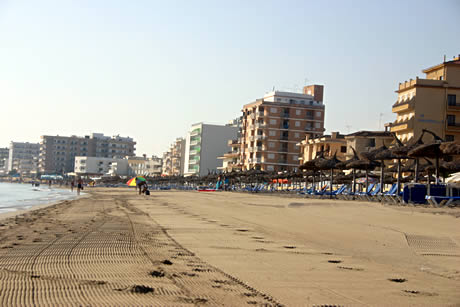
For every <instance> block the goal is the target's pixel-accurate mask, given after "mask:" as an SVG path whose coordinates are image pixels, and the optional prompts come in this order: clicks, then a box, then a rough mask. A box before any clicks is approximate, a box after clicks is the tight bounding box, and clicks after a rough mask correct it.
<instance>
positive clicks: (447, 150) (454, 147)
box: [439, 142, 460, 156]
mask: <svg viewBox="0 0 460 307" xmlns="http://www.w3.org/2000/svg"><path fill="white" fill-rule="evenodd" d="M439 149H440V150H441V151H442V153H443V154H444V155H448V156H458V155H460V143H458V142H444V143H441V145H440V146H439Z"/></svg>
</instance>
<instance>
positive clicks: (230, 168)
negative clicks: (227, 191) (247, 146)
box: [217, 117, 243, 172]
mask: <svg viewBox="0 0 460 307" xmlns="http://www.w3.org/2000/svg"><path fill="white" fill-rule="evenodd" d="M241 119H242V117H239V118H236V119H234V120H232V121H230V122H229V125H230V126H232V127H236V128H238V132H237V135H236V139H234V140H233V139H232V140H228V142H227V148H228V151H227V152H226V153H224V154H223V155H222V156H220V157H217V159H219V160H222V166H219V167H217V169H218V170H220V171H225V172H236V171H241V169H242V168H243V164H242V163H241V161H240V145H241Z"/></svg>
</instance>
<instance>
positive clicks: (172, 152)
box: [161, 138, 185, 176]
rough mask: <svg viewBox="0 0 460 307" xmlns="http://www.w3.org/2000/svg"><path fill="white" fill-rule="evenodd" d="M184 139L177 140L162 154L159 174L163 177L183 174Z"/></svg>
mask: <svg viewBox="0 0 460 307" xmlns="http://www.w3.org/2000/svg"><path fill="white" fill-rule="evenodd" d="M184 159H185V139H184V138H177V139H176V140H175V141H174V143H172V144H171V145H170V146H169V150H168V151H166V152H164V153H163V162H162V163H163V165H162V170H161V173H162V174H163V175H165V176H179V175H183V174H184V166H185V162H184Z"/></svg>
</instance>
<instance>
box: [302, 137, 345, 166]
mask: <svg viewBox="0 0 460 307" xmlns="http://www.w3.org/2000/svg"><path fill="white" fill-rule="evenodd" d="M298 145H299V146H300V154H301V155H300V158H299V160H300V164H303V163H305V162H307V161H310V160H313V159H315V158H316V155H317V154H318V153H319V152H322V153H323V155H324V157H332V156H333V155H334V154H336V156H337V159H339V160H342V161H343V160H346V153H347V141H346V140H345V136H344V135H343V134H340V133H339V132H332V133H331V134H330V135H323V136H320V137H317V138H310V136H309V135H307V136H306V137H305V140H303V141H302V142H300V143H299V144H298Z"/></svg>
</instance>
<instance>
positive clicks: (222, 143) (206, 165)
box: [185, 123, 238, 176]
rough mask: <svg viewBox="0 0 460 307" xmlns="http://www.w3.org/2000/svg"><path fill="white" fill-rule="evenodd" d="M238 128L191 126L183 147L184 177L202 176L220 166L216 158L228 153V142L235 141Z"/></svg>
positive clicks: (200, 124) (227, 126) (202, 124)
mask: <svg viewBox="0 0 460 307" xmlns="http://www.w3.org/2000/svg"><path fill="white" fill-rule="evenodd" d="M237 134H238V127H235V126H233V125H209V124H204V123H198V124H194V125H192V127H191V129H190V131H189V132H188V133H187V138H186V145H185V175H186V176H190V175H199V176H204V175H207V174H208V173H209V172H216V171H217V170H218V167H221V166H222V163H221V161H220V160H218V157H221V156H222V155H223V154H224V153H226V152H227V151H228V141H229V140H232V139H235V138H236V136H237Z"/></svg>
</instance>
